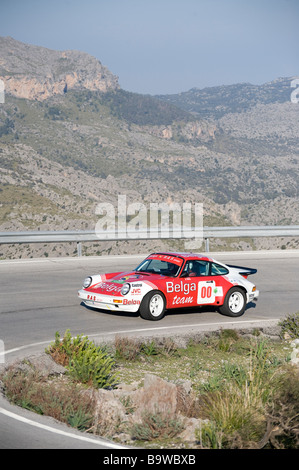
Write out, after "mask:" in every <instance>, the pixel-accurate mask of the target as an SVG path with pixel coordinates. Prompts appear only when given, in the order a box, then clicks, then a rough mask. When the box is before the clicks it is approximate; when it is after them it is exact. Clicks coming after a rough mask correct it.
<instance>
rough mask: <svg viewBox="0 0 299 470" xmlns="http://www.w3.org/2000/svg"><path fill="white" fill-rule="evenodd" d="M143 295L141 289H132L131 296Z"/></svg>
mask: <svg viewBox="0 0 299 470" xmlns="http://www.w3.org/2000/svg"><path fill="white" fill-rule="evenodd" d="M139 294H141V289H140V288H139V287H133V288H132V289H131V295H139Z"/></svg>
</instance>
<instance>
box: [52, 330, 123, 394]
mask: <svg viewBox="0 0 299 470" xmlns="http://www.w3.org/2000/svg"><path fill="white" fill-rule="evenodd" d="M47 352H48V354H50V355H51V356H52V357H53V358H55V360H56V362H57V363H58V364H62V365H64V366H65V367H66V368H67V370H68V373H69V375H70V377H71V379H72V380H74V381H75V382H80V383H83V384H87V385H90V386H93V387H95V388H110V387H113V386H115V384H116V380H117V379H116V374H115V372H114V371H113V369H114V368H115V361H114V360H113V358H112V357H111V356H110V355H109V354H108V352H107V350H106V348H103V347H101V346H96V345H95V344H94V342H92V341H90V340H89V339H88V338H87V337H86V336H85V337H83V336H82V335H78V336H77V337H76V338H74V339H73V338H72V337H71V333H70V331H69V330H67V331H66V332H65V334H64V337H63V338H62V340H61V338H60V335H59V333H58V332H57V333H56V338H55V342H54V343H53V344H52V345H51V346H50V347H49V348H48V349H47Z"/></svg>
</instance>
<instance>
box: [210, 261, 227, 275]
mask: <svg viewBox="0 0 299 470" xmlns="http://www.w3.org/2000/svg"><path fill="white" fill-rule="evenodd" d="M225 274H228V269H226V268H225V267H224V266H221V265H220V264H217V263H212V265H211V276H224V275H225Z"/></svg>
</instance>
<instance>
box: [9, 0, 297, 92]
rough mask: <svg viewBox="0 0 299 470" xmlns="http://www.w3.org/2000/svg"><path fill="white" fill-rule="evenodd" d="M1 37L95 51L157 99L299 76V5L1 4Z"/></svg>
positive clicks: (124, 0) (159, 1)
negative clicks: (196, 89)
mask: <svg viewBox="0 0 299 470" xmlns="http://www.w3.org/2000/svg"><path fill="white" fill-rule="evenodd" d="M0 35H1V36H12V37H13V38H15V39H17V40H19V41H23V42H26V43H29V44H35V45H40V46H44V47H48V48H50V49H56V50H66V49H77V50H81V51H85V52H88V53H90V54H92V55H93V56H95V57H97V58H98V59H99V60H100V61H101V62H102V64H103V65H106V66H107V67H108V68H109V70H110V71H111V72H112V73H114V74H115V75H118V77H119V83H120V86H121V87H122V88H124V89H125V90H129V91H134V92H138V93H149V94H152V95H153V94H170V93H179V92H182V91H187V90H189V89H190V88H193V87H197V88H203V87H206V86H215V85H223V84H224V85H226V84H232V83H238V82H251V83H255V84H260V83H264V82H267V81H271V80H273V79H275V78H278V77H291V76H299V47H298V43H299V0H84V1H79V0H0ZM0 57H1V51H0Z"/></svg>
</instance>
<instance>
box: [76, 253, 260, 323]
mask: <svg viewBox="0 0 299 470" xmlns="http://www.w3.org/2000/svg"><path fill="white" fill-rule="evenodd" d="M256 272H257V270H256V269H251V268H243V267H240V266H239V267H238V266H231V265H225V264H223V263H219V262H218V261H216V260H214V259H213V258H210V257H208V256H205V255H196V254H194V253H153V254H151V255H149V256H148V257H147V258H146V259H145V260H144V261H142V263H140V264H139V266H137V268H136V269H134V270H133V271H131V272H117V273H109V274H95V275H92V276H88V277H87V278H86V279H85V280H84V282H83V287H82V289H80V290H79V291H78V296H79V298H80V299H81V300H82V301H83V302H84V303H85V304H86V305H88V306H90V307H94V308H98V309H103V310H114V311H120V312H137V311H139V313H140V316H141V317H142V318H144V319H146V320H160V319H161V318H163V316H164V314H165V311H166V310H169V309H172V308H186V307H196V306H201V305H211V306H214V307H216V308H217V309H218V310H219V311H220V313H222V314H224V315H228V316H231V317H239V316H241V315H243V313H244V311H245V308H246V305H247V304H248V303H249V302H252V301H254V300H257V298H258V296H259V291H258V290H257V289H256V286H255V285H254V284H252V283H251V282H250V281H248V279H247V277H248V276H249V275H251V274H255V273H256Z"/></svg>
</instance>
